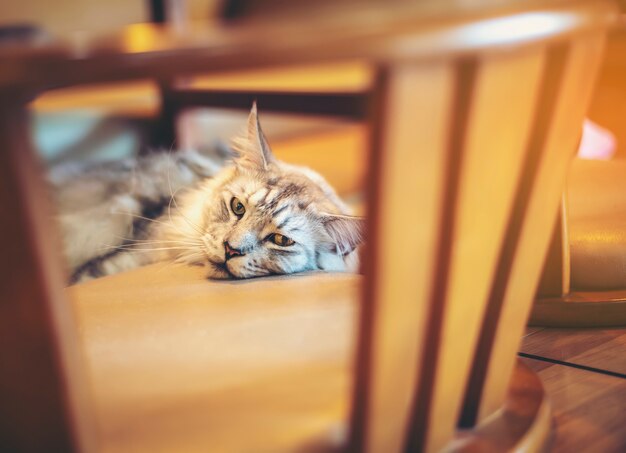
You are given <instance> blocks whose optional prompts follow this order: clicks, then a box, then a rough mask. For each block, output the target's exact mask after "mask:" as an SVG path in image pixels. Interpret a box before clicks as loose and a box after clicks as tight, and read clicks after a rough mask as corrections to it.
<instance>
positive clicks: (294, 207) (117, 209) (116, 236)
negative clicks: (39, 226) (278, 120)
mask: <svg viewBox="0 0 626 453" xmlns="http://www.w3.org/2000/svg"><path fill="white" fill-rule="evenodd" d="M227 157H228V156H226V154H225V153H221V154H219V153H218V154H214V155H212V156H205V155H202V154H199V153H195V152H179V153H175V154H173V155H171V156H170V155H168V154H163V153H162V154H153V155H150V156H147V157H143V158H139V159H134V160H128V161H125V162H121V163H115V164H108V165H105V166H102V165H100V166H98V167H94V168H92V169H85V168H80V167H77V168H75V169H72V168H69V169H68V168H67V167H65V168H63V169H57V170H55V171H53V172H52V173H51V175H50V181H51V183H52V186H53V187H54V188H55V195H56V199H57V206H58V207H59V210H58V221H59V224H60V226H61V231H62V234H63V241H64V246H65V255H66V258H67V262H68V264H69V267H70V268H71V274H72V281H73V282H76V281H82V280H86V279H90V278H94V277H99V276H103V275H110V274H114V273H116V272H120V271H123V270H127V269H132V268H135V267H138V266H141V265H145V264H148V263H151V262H155V261H161V260H169V261H176V262H182V263H187V264H196V265H203V266H205V267H206V269H207V276H208V277H209V278H217V279H225V278H250V277H258V276H263V275H274V274H290V273H295V272H302V271H307V270H316V269H320V270H326V271H354V270H356V267H357V266H358V257H357V253H356V252H355V249H356V247H357V246H358V244H359V243H360V242H361V241H362V239H363V232H362V230H363V227H362V220H361V219H360V218H357V217H351V216H349V215H348V214H349V209H348V207H347V206H346V205H345V204H344V203H343V202H342V201H341V200H340V199H339V197H338V196H337V194H336V193H335V191H334V190H333V189H332V188H331V187H330V185H329V184H328V183H327V182H326V181H325V180H324V179H323V178H322V176H320V175H319V174H317V173H316V172H314V171H312V170H310V169H307V168H304V167H298V166H295V165H289V164H286V163H284V162H280V161H278V160H276V159H275V157H274V156H273V154H272V152H271V150H270V147H269V145H268V143H267V140H266V139H265V136H264V135H263V132H262V130H261V126H260V124H259V121H258V117H257V112H256V106H253V108H252V111H251V112H250V116H249V118H248V125H247V131H246V133H245V136H244V137H242V138H240V139H238V140H237V141H236V142H235V155H234V158H233V159H232V160H233V162H232V164H231V165H228V163H227V162H226V158H227ZM235 200H236V201H237V203H235ZM233 206H235V208H236V209H238V210H243V211H244V212H243V214H241V212H240V213H239V214H236V213H235V212H234V208H233ZM272 235H279V236H278V237H279V238H280V236H281V235H282V236H283V237H282V238H281V239H282V240H283V241H284V242H285V243H283V244H276V243H275V242H274V240H276V236H272Z"/></svg>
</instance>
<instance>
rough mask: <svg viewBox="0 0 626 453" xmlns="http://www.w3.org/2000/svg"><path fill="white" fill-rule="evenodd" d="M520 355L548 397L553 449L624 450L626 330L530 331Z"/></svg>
mask: <svg viewBox="0 0 626 453" xmlns="http://www.w3.org/2000/svg"><path fill="white" fill-rule="evenodd" d="M520 356H522V357H523V359H522V360H524V362H525V363H526V364H528V365H529V366H530V367H531V368H532V369H534V370H535V371H536V372H537V373H538V374H539V377H540V378H541V380H542V381H543V384H544V386H545V388H546V391H547V393H548V395H549V396H550V399H551V402H552V405H553V411H554V423H555V427H554V431H553V437H552V442H551V448H550V450H549V451H550V452H555V453H556V452H558V453H570V452H577V453H583V452H590V453H596V452H597V453H613V452H614V453H623V452H626V329H546V328H531V329H529V330H528V331H527V333H526V336H525V337H524V341H523V343H522V348H521V352H520Z"/></svg>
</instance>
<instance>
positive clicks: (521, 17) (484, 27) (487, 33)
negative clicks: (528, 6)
mask: <svg viewBox="0 0 626 453" xmlns="http://www.w3.org/2000/svg"><path fill="white" fill-rule="evenodd" d="M574 21H576V16H574V15H572V14H569V13H527V14H518V15H516V16H512V17H501V18H496V19H490V20H486V21H480V22H476V23H474V24H471V25H467V26H465V27H461V28H460V29H459V30H458V31H457V32H456V33H455V34H456V36H457V37H458V38H459V39H460V40H462V42H465V43H467V44H469V45H472V46H479V45H485V44H490V43H493V42H498V44H509V43H513V42H515V41H525V40H532V39H537V38H541V37H544V36H548V35H550V34H554V33H558V32H560V31H562V30H563V29H566V28H570V27H571V26H572V25H573V22H574Z"/></svg>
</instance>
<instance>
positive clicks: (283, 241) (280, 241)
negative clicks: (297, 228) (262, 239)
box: [267, 233, 295, 247]
mask: <svg viewBox="0 0 626 453" xmlns="http://www.w3.org/2000/svg"><path fill="white" fill-rule="evenodd" d="M267 239H268V240H270V241H272V242H273V243H274V244H276V245H280V246H281V247H289V246H290V245H294V244H295V241H294V240H293V239H291V238H288V237H287V236H284V235H282V234H278V233H273V234H270V235H269V236H268V237H267Z"/></svg>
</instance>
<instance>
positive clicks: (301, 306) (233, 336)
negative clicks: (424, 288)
mask: <svg viewBox="0 0 626 453" xmlns="http://www.w3.org/2000/svg"><path fill="white" fill-rule="evenodd" d="M361 282H362V277H361V276H360V275H354V274H327V273H322V272H317V273H308V274H299V275H292V276H281V277H268V278H262V279H250V280H241V281H211V280H207V279H206V278H205V274H204V270H203V269H202V268H199V267H190V266H181V265H178V266H177V265H172V264H169V263H160V264H155V265H151V266H147V267H144V268H140V269H137V270H134V271H131V272H126V273H122V274H118V275H114V276H110V277H104V278H102V279H97V280H93V281H90V282H87V283H85V284H81V285H77V286H73V287H70V288H69V289H68V290H67V293H68V296H69V297H70V299H71V301H72V303H73V306H74V308H75V311H76V313H77V317H78V322H79V325H80V326H81V331H82V337H81V346H83V347H84V349H85V351H86V356H87V361H88V367H89V376H90V384H91V386H92V388H93V391H94V395H95V414H96V417H97V419H96V420H97V423H98V426H99V428H100V435H101V451H107V452H118V453H125V452H129V453H130V452H137V451H146V452H148V451H149V452H155V453H166V452H172V451H184V452H190V453H191V452H198V453H200V452H207V451H216V452H252V451H254V452H266V453H271V452H288V451H316V452H317V451H322V452H323V451H336V450H337V449H338V448H339V447H342V446H344V445H345V439H346V431H347V427H346V424H347V418H348V411H349V407H350V396H351V393H350V390H351V388H350V384H351V378H352V367H351V365H352V358H353V353H354V347H355V343H356V341H355V340H356V332H355V330H356V324H357V322H356V321H357V314H358V304H359V290H360V285H361Z"/></svg>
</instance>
